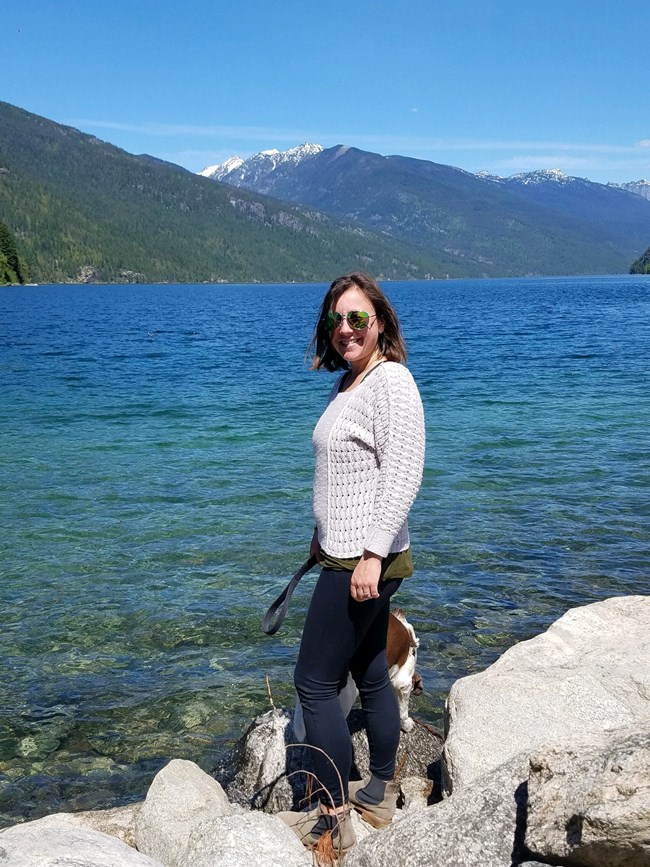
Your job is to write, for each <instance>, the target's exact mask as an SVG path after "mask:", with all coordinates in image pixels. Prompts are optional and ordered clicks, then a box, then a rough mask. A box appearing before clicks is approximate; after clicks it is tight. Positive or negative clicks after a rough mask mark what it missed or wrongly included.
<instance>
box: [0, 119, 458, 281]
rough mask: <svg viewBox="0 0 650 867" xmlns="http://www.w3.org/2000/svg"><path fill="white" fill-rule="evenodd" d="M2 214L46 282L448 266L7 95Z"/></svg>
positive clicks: (400, 273)
mask: <svg viewBox="0 0 650 867" xmlns="http://www.w3.org/2000/svg"><path fill="white" fill-rule="evenodd" d="M0 219H3V220H4V221H5V223H6V224H7V225H8V226H9V227H10V229H11V231H12V232H13V234H14V236H15V237H17V238H19V239H20V245H21V251H22V253H23V255H24V256H25V258H26V259H27V261H28V262H29V265H30V278H31V279H32V280H34V281H36V282H67V281H99V282H137V281H141V282H166V281H168V282H202V281H209V282H217V281H228V282H231V281H253V280H258V281H263V282H265V281H292V280H295V281H320V280H329V279H332V276H333V275H334V276H335V275H336V274H337V273H341V272H342V271H346V270H350V269H353V268H364V269H366V270H371V271H372V272H373V273H375V274H379V275H383V276H385V277H392V278H408V277H425V276H427V275H431V276H437V275H440V274H441V273H443V267H444V266H441V265H440V263H439V262H437V261H436V260H435V259H433V258H432V257H429V256H427V255H426V254H425V253H423V252H421V251H417V250H415V249H414V248H412V247H410V246H409V245H407V244H403V243H400V242H397V241H394V240H392V239H385V238H382V237H380V236H379V235H376V234H373V233H372V232H370V231H366V230H364V229H363V228H360V227H359V226H355V225H349V224H346V223H345V222H344V221H341V220H337V219H335V218H332V217H328V216H326V215H324V214H322V213H319V212H318V211H315V210H314V209H311V208H306V207H301V206H298V205H290V204H285V203H282V202H279V201H277V200H274V199H271V198H268V197H265V196H262V195H258V194H255V193H249V192H247V191H245V190H235V189H233V188H232V187H228V186H225V185H223V184H219V183H216V182H215V181H212V180H209V179H207V178H203V177H200V176H197V175H194V174H192V173H191V172H188V171H186V170H185V169H182V168H180V167H178V166H174V165H171V164H168V163H164V162H162V161H159V160H155V159H153V158H151V157H147V156H134V155H132V154H128V153H126V152H125V151H122V150H120V149H119V148H116V147H113V146H112V145H109V144H106V143H105V142H102V141H100V140H98V139H96V138H94V137H92V136H89V135H85V134H83V133H81V132H79V131H78V130H75V129H72V128H71V127H65V126H61V125H60V124H56V123H53V122H52V121H49V120H46V119H44V118H42V117H39V116H37V115H33V114H30V113H29V112H26V111H23V110H22V109H19V108H16V107H14V106H11V105H9V104H7V103H2V102H0ZM447 270H448V269H447Z"/></svg>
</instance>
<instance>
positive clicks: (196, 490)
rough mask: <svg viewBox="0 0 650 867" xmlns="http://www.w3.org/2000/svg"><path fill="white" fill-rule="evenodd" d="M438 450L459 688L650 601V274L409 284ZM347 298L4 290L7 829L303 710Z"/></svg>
mask: <svg viewBox="0 0 650 867" xmlns="http://www.w3.org/2000/svg"><path fill="white" fill-rule="evenodd" d="M384 285H385V288H386V290H387V292H388V294H389V295H390V297H391V299H392V300H393V302H394V303H395V306H396V308H397V310H398V312H399V315H400V318H401V321H402V326H403V329H404V332H405V335H406V339H407V344H408V347H409V367H410V369H411V371H412V373H413V375H414V377H415V379H416V381H417V382H418V385H419V387H420V390H421V394H422V398H423V402H424V406H425V412H426V422H427V457H426V467H425V475H424V481H423V485H422V490H421V492H420V496H419V498H418V500H417V501H416V504H415V505H414V507H413V510H412V513H411V518H410V528H411V536H412V540H413V551H414V559H415V566H416V573H415V575H414V576H413V578H411V579H409V580H408V581H407V582H405V583H404V585H403V587H402V589H401V591H400V593H399V596H398V602H399V604H400V605H401V606H402V607H403V608H404V609H405V610H406V612H407V616H408V617H409V619H410V620H411V622H412V623H413V624H414V626H415V628H416V631H417V633H418V635H419V637H420V642H421V643H420V651H419V669H420V671H421V674H422V676H423V680H424V686H425V693H424V695H422V696H421V697H420V698H417V699H413V700H412V712H413V715H414V716H416V717H418V718H420V719H423V720H426V721H429V722H432V723H433V724H439V723H440V719H441V715H442V708H443V703H444V697H445V695H446V693H447V691H448V689H449V687H450V685H451V683H452V682H453V681H454V680H455V679H456V678H458V677H460V676H462V675H465V674H467V673H471V672H475V671H478V670H480V669H482V668H484V667H485V666H487V665H489V664H490V663H491V662H492V661H494V659H495V658H496V657H497V656H498V655H499V654H500V653H502V652H503V651H504V650H505V649H506V648H508V647H509V646H511V645H512V644H513V643H514V642H516V641H519V640H522V639H526V638H529V637H531V636H532V635H534V634H536V633H538V632H540V631H542V630H544V629H545V628H546V627H547V626H548V625H549V624H550V623H551V622H552V621H553V620H555V619H557V618H558V617H559V616H560V615H561V614H563V613H564V612H565V611H566V610H567V609H568V608H570V607H573V606H576V605H582V604H585V603H589V602H594V601H597V600H600V599H604V598H606V597H608V596H613V595H621V594H633V593H637V594H638V593H643V594H646V593H648V590H649V585H650V581H649V574H650V570H649V568H648V564H649V562H650V437H649V435H648V418H649V417H650V382H649V379H650V376H649V372H648V369H649V364H648V359H649V358H650V280H649V279H648V278H647V277H643V276H614V277H576V278H569V277H565V278H548V279H541V278H540V279H536V278H530V279H511V280H473V281H432V282H412V283H387V284H384ZM324 289H325V287H324V286H322V285H318V286H317V285H295V284H292V285H237V286H231V285H214V286H213V285H200V286H185V285H184V286H170V285H164V286H36V287H2V288H0V370H1V380H0V445H1V448H0V466H1V470H0V521H1V526H2V528H3V529H2V534H1V537H0V569H1V572H0V575H1V582H0V604H1V606H2V629H1V630H0V660H1V661H2V671H3V677H2V682H1V684H0V824H5V825H6V824H10V823H12V822H15V821H17V820H18V819H21V818H25V817H29V818H34V817H37V816H41V815H43V814H45V813H47V812H52V811H55V810H60V809H66V810H71V809H93V808H100V807H108V806H113V805H117V804H122V803H126V802H128V801H131V800H137V799H141V798H142V797H143V796H144V793H145V791H146V788H147V786H148V784H149V782H150V781H151V778H152V777H153V775H154V774H155V772H156V771H157V770H158V769H159V768H160V767H161V766H162V765H163V764H164V763H165V762H166V761H167V760H168V759H169V758H171V757H182V758H188V759H191V760H193V761H196V762H197V763H198V764H200V765H201V766H202V767H203V768H205V769H207V770H210V769H211V768H213V767H214V766H215V765H216V763H217V762H218V760H219V758H220V757H221V756H222V755H223V754H224V751H225V750H226V749H227V748H228V746H229V745H230V744H232V742H233V741H234V740H235V739H236V738H237V737H239V735H240V734H241V733H242V731H243V730H244V729H245V728H246V727H247V726H248V724H249V722H250V721H251V719H252V717H254V716H255V715H257V714H259V713H262V712H264V711H265V710H267V709H268V707H269V696H268V691H267V684H266V675H267V674H268V678H269V684H270V689H271V692H272V696H273V700H274V701H275V704H276V705H285V706H291V705H292V704H293V686H292V669H293V663H294V661H295V657H296V651H297V646H298V642H299V640H300V629H301V623H302V620H303V618H304V614H305V610H306V606H307V603H308V599H309V592H310V588H311V586H312V585H313V581H314V576H313V575H312V576H308V577H307V578H305V579H304V580H303V582H302V584H301V585H300V586H299V588H298V590H297V591H296V594H295V596H294V598H293V601H292V605H291V610H290V612H289V616H288V617H287V620H286V622H285V624H284V626H283V627H282V629H281V631H280V632H279V633H278V634H277V635H276V636H274V637H273V638H269V637H267V636H265V635H263V634H262V632H261V629H260V623H261V618H262V615H263V613H264V611H265V609H266V607H267V606H268V605H269V604H270V603H271V601H272V600H273V599H274V598H275V596H276V595H277V594H278V593H279V592H280V590H281V589H282V587H283V586H284V584H285V583H286V582H287V580H288V578H289V577H290V575H291V573H292V572H293V571H294V570H295V569H296V568H297V567H298V565H300V563H301V562H302V561H303V560H304V559H305V557H306V555H307V552H308V547H309V542H310V539H311V533H312V529H313V521H312V515H311V477H312V452H311V431H312V428H313V425H314V423H315V421H316V419H317V418H318V415H319V414H320V412H321V410H322V408H323V406H324V403H325V400H326V398H327V395H328V393H329V390H330V388H331V385H332V382H333V379H332V375H330V374H327V373H312V372H310V371H309V369H308V365H307V364H306V363H305V350H306V348H307V345H308V343H309V339H310V335H311V331H312V328H313V323H314V320H315V316H316V311H317V308H318V306H319V303H320V300H321V298H322V295H323V292H324Z"/></svg>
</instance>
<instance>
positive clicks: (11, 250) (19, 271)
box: [0, 220, 26, 283]
mask: <svg viewBox="0 0 650 867" xmlns="http://www.w3.org/2000/svg"><path fill="white" fill-rule="evenodd" d="M25 278H26V273H25V265H24V262H23V260H22V259H21V257H20V256H19V255H18V250H17V248H16V242H15V240H14V236H13V235H12V233H11V231H10V229H9V226H7V224H6V223H3V222H2V220H0V283H24V282H25Z"/></svg>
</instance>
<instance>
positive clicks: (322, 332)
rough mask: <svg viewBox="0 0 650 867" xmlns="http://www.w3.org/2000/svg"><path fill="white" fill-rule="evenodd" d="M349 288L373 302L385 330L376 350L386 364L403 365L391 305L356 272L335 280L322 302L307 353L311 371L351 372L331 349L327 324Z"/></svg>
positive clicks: (403, 350)
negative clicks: (390, 362) (357, 290)
mask: <svg viewBox="0 0 650 867" xmlns="http://www.w3.org/2000/svg"><path fill="white" fill-rule="evenodd" d="M352 288H356V289H359V291H361V292H363V294H364V295H365V296H366V298H367V299H368V300H369V301H371V302H372V305H373V307H374V308H375V312H376V314H377V319H378V320H379V322H381V323H382V325H383V326H384V330H383V331H382V332H381V333H380V334H379V340H378V342H377V348H378V349H379V351H380V352H381V354H382V355H383V356H384V358H385V359H386V361H399V362H402V361H406V344H405V343H404V338H403V337H402V330H401V328H400V325H399V320H398V318H397V314H396V313H395V311H394V309H393V305H392V304H391V303H390V301H389V300H388V298H387V297H386V296H385V295H384V293H383V292H382V290H381V289H380V288H379V284H378V283H377V282H376V281H375V280H373V278H372V277H370V276H369V275H368V274H364V273H363V272H361V271H356V272H354V273H353V274H344V275H343V276H342V277H337V278H336V280H335V281H334V282H333V283H332V285H331V286H330V288H329V289H328V291H327V294H326V295H325V297H324V298H323V303H322V304H321V308H320V313H319V314H318V321H317V322H316V328H315V329H314V336H313V337H312V339H311V343H310V344H309V348H308V350H307V354H308V356H311V358H312V365H311V369H312V370H321V369H322V368H325V370H349V368H350V365H349V364H348V362H347V361H344V360H343V359H342V358H341V356H340V355H339V354H338V352H336V350H334V349H333V348H332V343H331V340H330V333H329V331H328V330H327V325H326V320H327V314H328V313H329V312H330V310H332V309H333V308H334V307H336V304H337V302H338V300H339V298H340V297H341V295H343V293H344V292H347V290H348V289H352Z"/></svg>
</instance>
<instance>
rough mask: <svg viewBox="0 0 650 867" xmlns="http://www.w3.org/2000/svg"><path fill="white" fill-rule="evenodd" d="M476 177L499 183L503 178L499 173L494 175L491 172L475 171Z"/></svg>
mask: <svg viewBox="0 0 650 867" xmlns="http://www.w3.org/2000/svg"><path fill="white" fill-rule="evenodd" d="M476 177H477V178H480V179H481V180H482V181H494V183H501V182H502V181H503V180H505V179H504V178H502V177H501V175H494V174H492V172H476Z"/></svg>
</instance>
